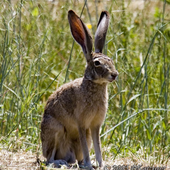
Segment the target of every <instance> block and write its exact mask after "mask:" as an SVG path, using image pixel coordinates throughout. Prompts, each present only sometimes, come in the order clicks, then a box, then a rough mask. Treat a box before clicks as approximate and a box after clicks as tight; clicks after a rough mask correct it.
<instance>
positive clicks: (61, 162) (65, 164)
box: [48, 159, 69, 168]
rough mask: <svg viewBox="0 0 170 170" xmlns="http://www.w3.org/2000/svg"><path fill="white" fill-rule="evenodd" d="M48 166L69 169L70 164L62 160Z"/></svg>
mask: <svg viewBox="0 0 170 170" xmlns="http://www.w3.org/2000/svg"><path fill="white" fill-rule="evenodd" d="M48 166H50V167H55V168H60V167H61V166H66V167H69V165H68V163H67V162H66V161H65V160H62V159H59V160H54V161H52V162H49V163H48Z"/></svg>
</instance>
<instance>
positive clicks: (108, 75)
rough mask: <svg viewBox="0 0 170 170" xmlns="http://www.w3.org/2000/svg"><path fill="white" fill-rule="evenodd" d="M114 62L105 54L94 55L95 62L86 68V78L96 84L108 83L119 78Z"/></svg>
mask: <svg viewBox="0 0 170 170" xmlns="http://www.w3.org/2000/svg"><path fill="white" fill-rule="evenodd" d="M118 74H119V73H118V71H117V70H116V69H115V66H114V64H113V61H112V60H111V59H110V58H109V57H107V56H106V55H104V54H101V53H94V54H93V60H92V62H91V63H89V64H88V66H87V68H86V74H85V77H86V78H87V79H89V80H92V81H93V82H95V83H99V84H102V83H108V82H112V81H113V80H115V79H116V78H117V76H118Z"/></svg>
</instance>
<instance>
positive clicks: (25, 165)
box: [0, 150, 40, 170]
mask: <svg viewBox="0 0 170 170" xmlns="http://www.w3.org/2000/svg"><path fill="white" fill-rule="evenodd" d="M6 169H9V170H20V169H22V170H33V169H34V170H39V169H40V166H39V164H38V162H37V156H36V154H35V153H32V152H30V151H28V152H23V151H21V150H20V151H19V152H10V151H7V150H0V170H6Z"/></svg>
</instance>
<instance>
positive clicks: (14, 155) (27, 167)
mask: <svg viewBox="0 0 170 170" xmlns="http://www.w3.org/2000/svg"><path fill="white" fill-rule="evenodd" d="M37 158H38V159H37ZM40 160H41V161H44V158H43V156H42V155H40V156H37V155H36V153H32V152H30V151H27V152H24V151H22V150H20V151H18V152H10V151H7V150H0V170H40V169H42V168H41V167H40V164H39V161H40ZM92 160H93V158H92ZM93 163H95V162H93ZM103 163H104V168H103V169H104V170H113V169H117V170H119V169H120V170H121V169H122V170H131V169H140V170H142V169H143V170H144V169H148V168H150V169H155V168H156V169H159V170H168V169H170V161H168V162H167V165H161V164H160V165H159V164H157V165H153V166H151V165H150V164H149V163H148V162H147V161H146V160H144V159H142V158H139V157H138V158H137V157H135V156H133V157H129V158H117V159H115V160H112V159H111V158H110V160H109V161H104V162H103ZM43 169H44V168H43ZM47 169H50V168H47ZM62 169H63V168H62Z"/></svg>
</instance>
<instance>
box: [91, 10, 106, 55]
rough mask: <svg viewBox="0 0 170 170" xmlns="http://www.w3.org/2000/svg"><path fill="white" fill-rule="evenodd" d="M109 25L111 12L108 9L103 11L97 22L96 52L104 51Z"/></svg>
mask: <svg viewBox="0 0 170 170" xmlns="http://www.w3.org/2000/svg"><path fill="white" fill-rule="evenodd" d="M108 26H109V13H108V12H107V11H103V12H102V13H101V15H100V19H99V22H98V24H97V30H96V33H95V43H94V45H95V52H96V53H102V50H103V47H104V44H105V39H106V33H107V29H108Z"/></svg>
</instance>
